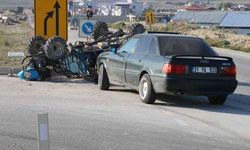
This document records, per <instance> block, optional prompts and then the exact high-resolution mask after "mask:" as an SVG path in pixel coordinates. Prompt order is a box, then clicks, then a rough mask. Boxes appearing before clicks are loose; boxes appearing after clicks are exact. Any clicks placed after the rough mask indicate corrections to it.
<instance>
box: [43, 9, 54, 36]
mask: <svg viewBox="0 0 250 150" xmlns="http://www.w3.org/2000/svg"><path fill="white" fill-rule="evenodd" d="M53 14H54V11H51V12H48V13H47V16H46V17H45V19H44V35H47V26H48V19H49V18H52V17H53Z"/></svg>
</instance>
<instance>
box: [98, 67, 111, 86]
mask: <svg viewBox="0 0 250 150" xmlns="http://www.w3.org/2000/svg"><path fill="white" fill-rule="evenodd" d="M109 85H110V84H109V78H108V75H107V72H106V69H105V67H104V65H101V66H100V69H99V74H98V87H99V89H100V90H108V89H109Z"/></svg>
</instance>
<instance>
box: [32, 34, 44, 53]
mask: <svg viewBox="0 0 250 150" xmlns="http://www.w3.org/2000/svg"><path fill="white" fill-rule="evenodd" d="M45 43H46V41H45V39H44V38H43V37H41V36H34V37H32V39H31V40H30V41H29V43H28V45H27V49H28V54H29V55H38V54H39V53H43V45H44V44H45Z"/></svg>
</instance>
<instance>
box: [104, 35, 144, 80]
mask: <svg viewBox="0 0 250 150" xmlns="http://www.w3.org/2000/svg"><path fill="white" fill-rule="evenodd" d="M138 40H139V39H138V38H131V39H130V40H128V41H127V42H126V43H125V44H124V45H123V46H122V47H120V48H119V49H118V50H117V52H116V53H110V54H109V59H108V60H107V61H108V64H109V65H108V66H109V67H108V76H109V79H110V80H111V81H118V82H124V81H125V65H126V60H127V57H128V56H129V55H130V54H131V52H132V51H134V49H135V47H136V45H137V42H138Z"/></svg>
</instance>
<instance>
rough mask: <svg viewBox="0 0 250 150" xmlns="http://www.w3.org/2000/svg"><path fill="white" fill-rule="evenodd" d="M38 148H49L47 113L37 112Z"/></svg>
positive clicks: (40, 149) (42, 149)
mask: <svg viewBox="0 0 250 150" xmlns="http://www.w3.org/2000/svg"><path fill="white" fill-rule="evenodd" d="M37 120H38V150H49V121H48V113H45V114H38V116H37Z"/></svg>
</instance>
